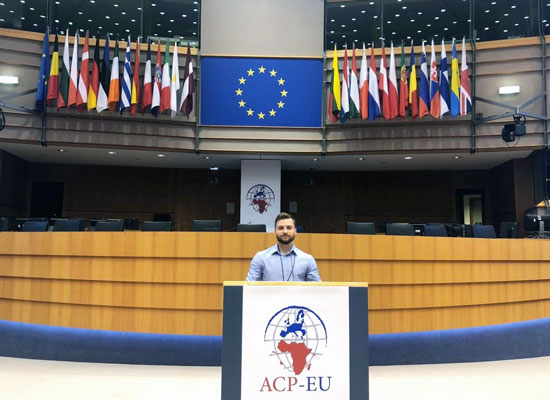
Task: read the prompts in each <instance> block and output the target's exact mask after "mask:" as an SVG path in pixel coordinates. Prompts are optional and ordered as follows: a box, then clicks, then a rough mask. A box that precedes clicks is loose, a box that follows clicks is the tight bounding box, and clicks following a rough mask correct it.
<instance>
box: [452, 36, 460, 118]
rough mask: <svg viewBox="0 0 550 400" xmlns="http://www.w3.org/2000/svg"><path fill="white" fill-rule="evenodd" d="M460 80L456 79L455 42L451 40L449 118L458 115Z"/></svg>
mask: <svg viewBox="0 0 550 400" xmlns="http://www.w3.org/2000/svg"><path fill="white" fill-rule="evenodd" d="M459 89H460V79H459V77H458V59H457V58H456V41H455V39H454V38H453V61H452V65H451V116H452V117H456V116H457V115H458V114H460V94H459Z"/></svg>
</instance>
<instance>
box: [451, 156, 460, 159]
mask: <svg viewBox="0 0 550 400" xmlns="http://www.w3.org/2000/svg"><path fill="white" fill-rule="evenodd" d="M453 158H454V159H455V160H458V159H459V158H461V157H460V156H454V157H453Z"/></svg>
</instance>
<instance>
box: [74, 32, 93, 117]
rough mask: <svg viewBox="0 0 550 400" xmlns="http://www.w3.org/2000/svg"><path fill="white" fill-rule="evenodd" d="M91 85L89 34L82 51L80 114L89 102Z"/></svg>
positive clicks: (78, 100) (79, 92) (79, 87)
mask: <svg viewBox="0 0 550 400" xmlns="http://www.w3.org/2000/svg"><path fill="white" fill-rule="evenodd" d="M89 84H90V52H89V49H88V32H86V39H84V49H83V50H82V62H81V63H80V76H79V78H78V93H77V96H76V109H77V110H78V112H82V111H84V108H85V105H86V103H87V102H88V85H89Z"/></svg>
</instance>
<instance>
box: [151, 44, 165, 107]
mask: <svg viewBox="0 0 550 400" xmlns="http://www.w3.org/2000/svg"><path fill="white" fill-rule="evenodd" d="M161 82H162V61H161V55H160V40H159V41H158V44H157V65H156V66H155V80H154V83H153V99H152V101H151V114H153V116H155V117H156V116H157V115H158V111H159V107H160V85H161Z"/></svg>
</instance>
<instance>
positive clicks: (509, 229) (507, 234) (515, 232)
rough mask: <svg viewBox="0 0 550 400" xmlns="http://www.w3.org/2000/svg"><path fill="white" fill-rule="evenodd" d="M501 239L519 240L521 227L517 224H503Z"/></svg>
mask: <svg viewBox="0 0 550 400" xmlns="http://www.w3.org/2000/svg"><path fill="white" fill-rule="evenodd" d="M499 236H500V237H501V238H508V239H517V238H518V237H519V226H518V223H517V222H501V223H500V235H499Z"/></svg>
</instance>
